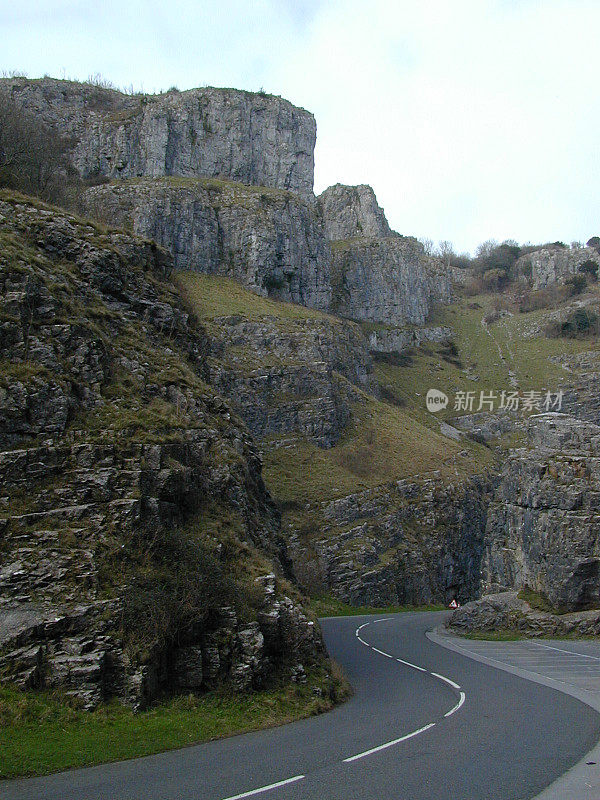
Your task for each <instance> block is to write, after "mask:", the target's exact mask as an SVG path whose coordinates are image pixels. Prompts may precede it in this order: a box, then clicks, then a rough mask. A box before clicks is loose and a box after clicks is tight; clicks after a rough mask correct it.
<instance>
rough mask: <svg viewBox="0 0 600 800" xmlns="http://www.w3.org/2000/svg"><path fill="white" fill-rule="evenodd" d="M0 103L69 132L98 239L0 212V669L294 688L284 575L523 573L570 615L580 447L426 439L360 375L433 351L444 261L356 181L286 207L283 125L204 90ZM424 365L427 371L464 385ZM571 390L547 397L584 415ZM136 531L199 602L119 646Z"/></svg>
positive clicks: (11, 210) (589, 584) (581, 525)
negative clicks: (199, 587) (158, 629)
mask: <svg viewBox="0 0 600 800" xmlns="http://www.w3.org/2000/svg"><path fill="white" fill-rule="evenodd" d="M0 89H1V90H2V91H9V92H10V93H11V96H13V97H14V98H15V99H16V100H17V101H18V102H19V103H21V104H22V106H23V107H24V108H27V109H29V110H31V111H34V112H35V113H36V114H38V115H39V116H40V118H41V119H43V120H45V121H46V123H47V124H50V125H53V126H55V129H56V130H57V132H60V133H61V134H63V135H65V136H68V137H69V139H70V142H71V154H72V161H73V165H74V167H75V168H76V169H77V170H78V172H79V174H80V176H81V179H82V193H81V197H80V201H79V202H80V208H81V209H82V211H84V212H85V213H86V214H87V215H88V216H91V217H93V218H95V219H96V220H103V221H104V222H105V223H106V224H107V225H110V226H116V227H117V228H118V229H119V230H118V231H116V230H112V231H111V230H107V229H106V228H104V227H102V226H98V225H95V224H92V223H83V222H81V221H78V220H76V219H75V218H73V217H70V216H68V215H66V214H60V213H57V212H52V211H50V210H49V209H47V208H43V207H40V206H35V205H28V204H26V203H24V202H21V201H18V200H16V199H15V198H12V199H11V198H10V197H6V198H4V199H3V201H2V202H3V205H2V207H1V209H0V210H1V211H2V217H1V218H0V223H1V224H2V230H1V231H0V233H1V234H2V235H3V236H4V239H3V241H4V242H6V245H5V247H6V252H7V253H9V254H10V258H9V259H8V260H6V259H5V260H4V261H3V262H1V263H0V266H1V267H2V270H3V273H2V280H3V284H2V288H3V292H4V294H3V301H2V302H3V309H4V310H3V312H2V313H3V317H2V329H1V331H2V332H1V334H0V345H2V347H3V348H4V350H3V358H4V359H5V361H6V364H7V370H6V377H3V379H2V380H3V384H2V386H1V387H0V427H1V431H2V432H3V433H2V435H3V439H2V444H3V446H4V447H5V450H4V451H3V453H2V456H1V458H2V464H3V475H4V476H5V484H4V486H3V492H2V498H1V502H2V503H4V508H3V512H2V516H1V518H0V532H1V536H2V537H3V544H4V545H5V550H4V553H3V561H2V567H1V569H2V572H1V573H0V581H1V583H0V594H1V595H2V598H3V600H2V603H3V605H2V606H0V610H1V611H2V614H3V615H4V616H3V619H4V621H5V623H4V628H0V631H2V633H1V634H0V646H1V647H2V648H3V650H2V653H3V654H5V653H8V660H5V661H4V662H3V663H2V664H0V667H2V668H6V667H7V664H8V663H9V661H10V663H14V664H16V665H17V667H16V668H15V669H14V670H13V673H14V677H15V679H16V680H18V681H19V682H20V683H21V685H49V686H52V685H64V686H67V687H69V690H70V691H73V692H77V693H80V694H81V696H84V698H85V699H86V702H88V703H89V704H90V705H93V704H94V703H97V702H98V701H99V700H100V699H103V698H107V697H110V696H114V695H116V696H118V697H121V698H123V699H126V700H127V702H130V703H132V704H133V705H138V706H139V705H141V704H143V703H144V702H146V701H147V700H148V699H149V698H151V697H153V696H155V695H156V693H157V692H158V691H160V687H161V686H165V685H177V686H179V687H181V688H191V689H195V688H209V687H210V686H212V685H215V684H216V683H217V682H218V681H219V680H222V679H225V680H228V681H231V682H233V684H234V685H235V686H236V687H238V688H248V687H250V686H258V685H263V684H264V682H265V680H267V678H268V676H269V675H277V674H279V675H283V676H285V677H287V678H288V679H289V678H298V677H299V676H301V675H302V673H303V670H304V668H305V666H307V665H308V666H309V665H310V664H316V663H318V662H319V660H320V659H321V657H322V652H323V651H322V643H321V640H320V636H319V633H318V629H317V627H316V626H315V625H314V624H313V621H312V620H310V619H309V616H308V615H307V614H306V613H305V612H304V611H303V610H302V607H301V602H300V600H299V597H298V595H297V594H296V593H295V590H294V589H293V588H292V587H291V585H289V584H287V583H286V578H287V579H289V580H290V581H292V582H294V581H296V582H297V583H298V584H299V586H300V587H301V588H302V589H304V590H307V591H309V592H310V593H311V594H312V595H319V594H332V595H334V596H335V597H336V598H337V599H339V600H344V601H347V602H350V603H353V604H376V605H386V604H392V603H393V604H395V603H425V602H432V601H443V602H449V601H450V600H451V599H453V598H455V597H456V598H458V599H460V600H461V601H463V600H468V599H470V598H472V597H476V596H477V595H478V594H479V593H480V591H481V590H482V588H483V589H485V590H495V589H497V588H500V587H502V588H505V587H517V588H518V587H520V586H525V585H528V586H530V588H535V589H536V590H537V591H539V592H540V593H544V594H547V595H548V596H549V597H551V598H552V599H553V601H554V602H556V603H557V604H559V603H563V604H565V605H569V604H571V605H579V606H581V605H582V604H583V605H585V604H586V603H588V602H595V598H596V594H600V593H599V592H598V582H599V570H598V560H597V558H596V552H595V550H596V543H595V539H594V538H593V537H594V535H595V534H594V530H595V527H596V524H597V521H596V519H595V516H594V515H595V506H594V504H595V502H596V488H597V487H596V486H595V483H596V476H595V462H594V459H595V458H596V453H595V451H594V450H593V447H592V450H589V448H588V449H587V450H586V449H585V447H588V445H587V444H586V445H585V447H583V449H582V445H581V443H580V442H579V441H577V436H579V434H578V433H577V431H578V430H580V429H579V428H577V425H575V424H572V423H571V422H569V423H559V422H556V423H553V424H555V425H556V431H558V430H559V428H560V425H561V424H563V426H564V431H565V432H564V436H563V434H562V433H561V434H560V435H558V433H557V436H558V438H556V437H555V438H556V440H555V439H552V436H551V434H550V433H549V431H551V430H554V429H553V428H552V426H550V427H548V429H547V431H546V433H544V435H543V436H542V437H541V438H536V436H537V434H535V433H534V429H533V428H532V433H531V436H532V437H533V438H532V439H531V441H530V444H529V445H528V447H529V449H528V450H524V451H522V452H519V451H515V452H513V453H511V454H510V456H508V457H506V459H505V464H504V466H503V471H502V474H499V473H498V470H497V465H496V464H495V463H494V462H493V459H492V457H491V456H490V455H489V453H488V452H487V451H488V450H489V449H490V448H489V447H486V446H487V445H489V444H490V441H492V440H494V439H495V438H496V434H495V430H496V428H498V429H500V428H502V430H501V433H506V432H507V430H508V429H505V428H504V427H503V426H502V425H500V424H494V420H492V423H491V429H492V428H493V429H494V430H493V431H492V432H491V433H490V434H489V435H487V434H486V436H479V439H478V438H477V437H478V435H479V434H480V430H479V428H477V424H476V423H477V421H475V423H473V426H471V428H469V426H468V424H467V425H466V426H463V431H462V432H461V431H459V430H457V429H455V428H450V427H449V426H448V425H447V424H446V425H445V426H444V425H438V424H437V421H433V422H432V421H431V419H430V418H425V417H424V411H423V409H422V403H421V401H419V403H420V405H419V408H418V410H417V411H416V412H415V409H405V408H404V407H403V404H404V403H405V400H404V398H403V396H402V392H401V391H392V390H390V388H389V386H384V384H383V383H382V382H381V380H380V379H381V372H380V371H378V370H377V365H378V364H379V366H381V364H382V363H388V364H391V363H392V362H393V358H389V357H392V356H393V357H397V356H398V353H399V352H400V351H402V350H406V349H408V348H417V347H420V346H422V347H423V348H429V349H430V351H431V352H432V353H434V354H435V353H436V352H437V351H436V349H435V345H438V344H442V343H448V342H451V340H452V337H453V335H454V330H453V328H452V327H451V326H450V325H448V324H438V323H437V322H436V323H432V322H431V316H432V311H433V310H434V309H435V308H436V306H439V305H444V304H448V303H450V302H451V301H452V300H453V299H454V296H453V290H452V273H451V270H450V269H448V267H447V266H445V265H444V264H443V263H442V262H441V261H440V260H438V259H436V258H433V257H431V256H429V255H427V254H426V253H425V250H424V248H423V246H422V244H421V243H420V242H418V241H417V240H416V239H414V238H412V237H408V236H401V235H399V234H398V233H395V232H394V231H392V230H391V228H390V226H389V224H388V222H387V220H386V218H385V214H384V212H383V210H382V209H381V208H380V206H379V205H378V203H377V200H376V198H375V195H374V193H373V190H372V189H371V188H370V187H368V186H364V185H361V186H356V187H350V186H343V185H340V184H336V185H335V186H332V187H330V188H329V189H327V190H325V192H323V193H322V194H321V195H320V196H319V197H318V198H316V197H315V196H314V195H313V193H312V183H313V147H314V139H315V125H314V119H313V117H312V115H310V114H308V112H305V111H303V110H302V109H296V108H294V107H293V106H291V104H289V103H287V101H284V100H281V99H280V98H274V97H270V96H265V95H262V94H259V95H252V94H250V93H247V92H237V91H234V90H218V89H199V90H192V91H190V92H175V91H171V92H169V93H167V94H165V95H160V96H154V97H151V96H145V95H141V96H135V97H131V96H127V95H123V94H121V93H119V92H115V91H112V90H109V89H104V88H101V87H93V86H84V85H81V84H73V83H70V82H67V81H53V80H51V79H44V80H41V81H26V80H24V79H10V80H3V81H0ZM124 230H129V231H131V233H125V232H124ZM138 237H146V239H141V238H138ZM149 240H151V241H149ZM157 245H158V246H157ZM163 248H164V249H163ZM583 250H586V249H585V248H583V249H582V251H583ZM557 252H558V251H557ZM570 252H575V251H570ZM594 252H595V251H594ZM536 253H537V255H536ZM544 253H545V250H543V249H541V250H540V251H536V252H534V253H532V254H529V255H528V256H527V258H529V259H530V262H528V263H530V267H531V274H530V277H531V279H532V282H533V285H534V287H541V286H544V285H545V284H546V283H547V282H548V281H551V280H552V281H554V280H559V279H560V280H562V279H564V277H565V276H566V275H567V274H572V273H573V272H574V271H576V270H577V269H578V266H579V264H580V263H581V262H580V261H577V259H578V258H579V257H580V256H581V258H583V256H584V255H585V256H586V257H587V255H588V254H587V253H584V252H582V253H580V254H578V255H577V256H572V257H571V259H570V260H569V261H568V264H566V265H564V264H562V262H560V263H559V261H560V259H559V257H558V256H556V258H555V257H554V255H552V259H554V260H552V259H550V261H551V262H552V263H551V264H550V261H548V259H547V258H546V256H545V255H544ZM552 253H554V251H552ZM548 258H550V257H548ZM544 259H546V260H544ZM573 259H575V260H573ZM546 262H548V263H546ZM548 264H550V266H548ZM521 267H522V269H523V270H526V268H527V266H526V265H525V262H523V263H522V264H521ZM172 269H174V270H175V273H174V276H173V277H174V280H173V284H171V283H170V282H169V276H170V272H171V270H172ZM69 296H71V297H72V299H69ZM291 304H295V305H291ZM472 305H473V307H475V308H478V307H480V306H477V304H476V303H473V304H472ZM480 328H481V331H482V333H481V336H488V335H490V336H491V334H489V328H486V329H485V330H484V329H483V328H482V327H481V325H478V327H477V329H476V331H477V333H479V332H480V330H479V329H480ZM474 335H476V334H474ZM446 351H447V352H445V354H444V353H441V354H440V355H439V359H438V363H437V364H435V365H434V366H435V369H436V370H439V371H440V372H441V373H443V372H444V370H445V365H447V364H448V363H453V364H454V365H455V366H456V367H457V369H459V370H460V372H459V373H458V376H459V378H460V381H462V382H464V381H465V380H474V381H475V380H479V378H478V375H477V369H476V368H477V364H476V363H470V364H468V365H463V364H462V362H461V360H460V358H461V357H462V354H459V353H457V352H456V351H455V349H453V348H452V347H449V346H448V347H446ZM479 357H480V356H479V354H478V355H477V358H479ZM500 357H501V358H503V354H502V352H500ZM386 358H387V362H386ZM444 358H445V359H446V361H444ZM428 374H431V373H428ZM457 380H458V378H457ZM458 385H459V384H458V383H457V384H456V386H457V387H458ZM461 385H462V384H461ZM400 388H402V387H400ZM592 394H593V390H592V388H590V390H589V391H588V393H587V394H586V395H585V397H583V396H582V395H581V394H580V393H577V392H575V393H571V394H568V393H567V395H566V398H565V401H566V406H565V408H566V410H569V411H570V412H572V413H573V416H578V417H579V419H580V420H583V419H587V421H588V423H589V424H590V425H591V426H593V425H594V424H597V423H598V420H595V418H590V415H591V416H592V417H593V415H594V413H595V410H594V409H595V408H596V405H597V402H596V405H594V401H591V400H590V397H591V395H592ZM221 397H224V398H225V400H221V399H220V398H221ZM569 404H570V405H569ZM580 412H581V413H580ZM586 415H587V416H586ZM496 422H497V420H496ZM581 424H583V423H581ZM569 426H570V427H569ZM458 427H460V425H459V423H457V428H458ZM546 427H547V426H546ZM509 428H510V425H509ZM511 430H512V429H511ZM515 430H516V428H515ZM519 430H520V429H519ZM545 430H546V429H545ZM581 430H583V429H581ZM449 431H450V432H451V435H450V433H449ZM556 431H555V432H556ZM567 432H568V434H569V437H571V438H570V439H569V442H570V443H569V444H568V447H567V444H566V442H567V439H565V438H564V437H565V436H566V435H567ZM584 433H585V436H584V438H585V437H587V438H588V439H589V441H590V442H592V445H593V446H595V445H594V444H593V443H594V442H595V438H594V437H595V436H596V433H595V432H594V431H592V427H590V428H589V429H588V428H585V431H584ZM552 435H554V434H552ZM544 437H545V438H544ZM580 438H581V437H580ZM571 440H572V441H571ZM482 441H484V442H485V445H484V444H482ZM559 441H560V442H561V444H560V446H559V444H557V442H559ZM552 442H554V443H552ZM592 445H590V446H592ZM561 447H562V448H563V450H564V449H565V448H567V450H568V453H569V457H568V458H566V459H565V458H564V457H563V455H561ZM261 461H262V462H263V463H264V465H265V475H266V478H267V484H268V489H269V491H268V490H267V488H265V485H264V483H263V479H262V476H261ZM565 487H570V488H568V489H567V488H565ZM269 492H271V494H272V496H273V498H274V500H273V499H272V497H271V494H270V493H269ZM31 498H34V499H31ZM202 519H203V520H204V522H203V523H201V522H200V520H202ZM207 525H208V527H206V526H207ZM198 526H199V527H198ZM170 528H173V529H174V530H176V531H177V532H178V534H177V541H176V542H173V541H171V540H169V541H167V540H165V539H164V534H165V531H166V530H167V529H170ZM194 537H197V538H198V541H200V542H201V543H202V548H201V555H202V559H204V561H202V565H203V566H201V567H198V565H197V562H196V561H194V559H195V558H200V556H199V555H198V553H197V552H196V551H195V550H194V548H193V541H192V542H191V540H195V538H194ZM142 541H143V542H146V541H150V542H151V543H155V546H154V545H153V547H154V549H151V552H152V553H153V554H154V555H153V558H156V564H155V565H154V566H155V567H156V570H157V571H158V570H159V568H162V567H164V564H162V563H161V562H160V558H161V555H160V554H161V552H163V551H170V552H175V553H176V554H177V556H178V558H180V554H181V560H182V562H183V563H186V562H188V561H189V562H190V563H191V564H192V565H194V564H196V566H194V567H193V569H196V570H197V569H203V570H204V571H205V573H206V574H209V573H210V572H211V570H212V571H215V570H216V571H215V574H218V575H219V576H222V579H223V587H224V588H223V592H222V593H223V596H225V597H226V598H227V600H228V602H227V603H226V604H224V603H221V602H219V603H217V602H216V600H215V599H214V597H213V596H212V595H210V592H209V589H210V581H205V582H204V584H203V585H204V587H205V589H206V591H207V592H209V595H208V598H209V599H208V601H207V600H206V597H205V596H202V598H199V599H198V614H197V618H194V619H193V620H189V619H187V618H184V619H182V620H179V617H177V624H176V625H175V629H176V630H177V641H174V640H173V639H168V638H167V639H166V640H165V639H161V637H160V636H158V635H157V634H154V638H153V639H152V638H151V639H150V641H149V642H148V641H147V640H145V645H148V646H145V647H144V648H140V647H139V646H137V645H136V646H132V643H131V641H130V639H128V637H127V635H125V633H124V630H125V629H124V627H123V625H124V622H123V621H124V620H125V621H126V620H130V619H131V614H130V615H129V616H128V613H129V611H128V609H129V610H131V608H132V606H131V597H130V587H131V585H132V581H133V584H135V585H136V586H137V587H138V589H139V588H140V586H139V585H138V583H137V582H138V579H139V575H138V572H137V571H136V570H137V567H138V566H139V564H137V562H136V558H137V555H136V553H138V554H139V543H140V542H142ZM136 548H138V549H136ZM190 548H191V550H190ZM122 551H124V553H125V554H127V558H126V559H125V562H124V563H123V571H122V577H120V578H119V579H118V581H117V583H116V585H113V584H111V583H110V581H107V574H110V572H111V570H112V569H113V566H114V563H117V564H120V563H121V562H120V561H119V558H122V556H119V555H118V554H119V553H121V552H122ZM5 554H7V555H6V557H5ZM585 554H587V555H585ZM115 559H116V562H115ZM234 563H235V564H237V563H241V564H242V565H243V566H242V574H243V577H242V578H240V576H239V574H237V573H236V572H235V570H234V569H233V564H234ZM207 565H208V566H207ZM215 565H216V566H215ZM482 565H483V573H482ZM117 574H119V573H117ZM203 574H204V573H203ZM482 575H483V587H482V585H481V581H482ZM559 585H560V586H562V587H563V588H562V589H561V590H560V591H562V594H561V595H560V596H559V594H558V589H556V588H553V587H556V586H559ZM52 586H55V587H56V588H55V589H52ZM141 589H142V590H143V591H144V592H146V591H150V590H149V589H148V587H147V586H146V587H145V586H141ZM219 592H221V589H219ZM553 592H554V594H553ZM61 598H62V599H61ZM213 601H214V602H213ZM200 607H202V609H203V610H202V611H200ZM57 609H58V612H59V614H58V618H59V619H60V620H61V623H60V624H59V625H54V624H53V623H52V624H51V623H50V618H51V616H52V614H54V615H55V616H56V613H55V612H56V610H57ZM177 613H179V612H177ZM144 635H145V636H146V635H147V634H144ZM134 638H135V637H134ZM138 638H139V637H138Z"/></svg>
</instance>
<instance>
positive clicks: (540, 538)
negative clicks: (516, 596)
mask: <svg viewBox="0 0 600 800" xmlns="http://www.w3.org/2000/svg"><path fill="white" fill-rule="evenodd" d="M599 497H600V427H599V426H598V425H595V424H593V423H590V422H583V421H580V420H577V419H575V418H574V417H571V416H569V415H566V414H549V415H542V416H539V417H534V418H533V419H532V420H531V421H530V425H529V431H528V444H527V447H525V448H522V449H517V450H515V451H514V452H513V453H512V455H511V457H510V458H509V459H508V460H507V461H506V463H505V466H504V470H503V474H502V481H501V483H500V485H499V487H498V490H497V493H496V495H495V498H494V500H493V502H492V504H491V506H490V512H489V518H488V526H487V533H486V540H487V544H486V554H485V558H484V564H483V575H484V585H485V588H486V590H487V591H498V590H501V589H506V588H516V589H522V588H524V587H528V588H530V589H532V590H534V591H537V592H539V593H540V594H542V595H543V596H544V597H546V598H548V600H549V601H550V603H551V604H552V605H553V606H554V607H555V608H559V609H562V610H569V611H572V610H577V609H581V608H586V607H588V606H591V605H598V604H599V603H600V539H599V532H600V515H599V511H598V498H599Z"/></svg>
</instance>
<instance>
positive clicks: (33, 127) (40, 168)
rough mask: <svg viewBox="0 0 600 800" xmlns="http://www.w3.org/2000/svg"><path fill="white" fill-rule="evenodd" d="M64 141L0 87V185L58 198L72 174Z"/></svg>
mask: <svg viewBox="0 0 600 800" xmlns="http://www.w3.org/2000/svg"><path fill="white" fill-rule="evenodd" d="M66 153H67V143H66V141H65V140H64V139H63V138H62V137H61V136H60V135H58V134H57V133H56V132H54V131H52V130H50V129H49V128H47V127H45V126H44V125H42V124H41V123H40V122H38V121H36V120H35V119H34V118H33V117H32V116H31V115H30V114H28V113H27V112H26V111H24V110H23V109H22V108H21V107H20V106H19V105H18V104H17V103H16V102H15V101H14V100H13V99H12V98H11V97H10V95H9V94H8V93H7V92H5V91H0V186H3V187H5V188H9V189H17V190H18V191H21V192H25V193H26V194H34V195H37V196H38V197H41V198H42V199H43V200H49V201H58V200H60V199H61V197H62V196H63V193H64V190H65V188H66V186H67V184H68V182H69V179H70V178H72V175H73V170H72V168H71V167H70V166H69V164H68V160H67V156H66Z"/></svg>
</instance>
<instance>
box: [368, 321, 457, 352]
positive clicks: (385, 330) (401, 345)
mask: <svg viewBox="0 0 600 800" xmlns="http://www.w3.org/2000/svg"><path fill="white" fill-rule="evenodd" d="M452 336H453V334H452V328H449V327H447V326H446V325H434V326H431V327H424V328H414V327H413V328H397V327H395V326H387V325H386V326H381V327H378V328H376V329H375V330H372V331H369V333H368V339H369V350H371V351H372V352H373V353H401V352H402V351H403V350H407V349H409V348H411V347H420V346H421V345H423V344H427V343H428V342H432V343H435V344H443V343H444V342H449V341H451V339H452Z"/></svg>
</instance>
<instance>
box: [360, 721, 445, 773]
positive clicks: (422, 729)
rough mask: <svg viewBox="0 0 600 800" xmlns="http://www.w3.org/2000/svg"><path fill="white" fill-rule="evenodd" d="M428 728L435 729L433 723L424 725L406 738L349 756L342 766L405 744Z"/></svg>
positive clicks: (402, 737)
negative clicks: (396, 745) (401, 743)
mask: <svg viewBox="0 0 600 800" xmlns="http://www.w3.org/2000/svg"><path fill="white" fill-rule="evenodd" d="M430 728H435V722H430V723H429V725H425V726H424V727H423V728H419V730H418V731H413V732H412V733H407V734H406V736H401V737H400V738H399V739H394V740H393V741H391V742H386V743H385V744H380V745H379V747H372V748H371V749H370V750H365V751H364V753H357V754H356V755H355V756H350V758H345V759H344V764H348V763H350V761H358V759H359V758H364V757H365V756H370V755H372V754H373V753H378V752H379V751H380V750H387V748H388V747H393V746H394V745H395V744H400V742H405V741H406V740H407V739H412V737H413V736H418V735H419V734H420V733H424V732H425V731H428V730H429V729H430Z"/></svg>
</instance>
